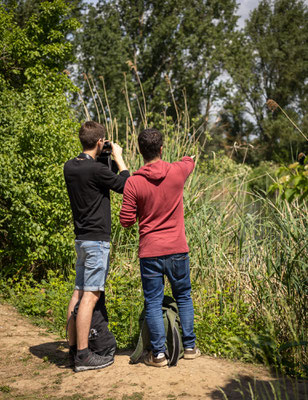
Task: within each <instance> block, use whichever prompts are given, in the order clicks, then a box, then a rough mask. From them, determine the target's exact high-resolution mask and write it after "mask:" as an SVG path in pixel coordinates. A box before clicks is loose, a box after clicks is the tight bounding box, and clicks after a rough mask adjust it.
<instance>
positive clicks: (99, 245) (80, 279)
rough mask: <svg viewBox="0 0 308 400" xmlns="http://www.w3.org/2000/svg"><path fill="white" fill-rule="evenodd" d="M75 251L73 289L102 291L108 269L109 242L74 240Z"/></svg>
mask: <svg viewBox="0 0 308 400" xmlns="http://www.w3.org/2000/svg"><path fill="white" fill-rule="evenodd" d="M75 249H76V252H77V261H76V280H75V289H77V290H84V291H86V292H96V291H101V292H102V291H104V287H105V282H106V279H107V274H108V270H109V252H110V243H109V242H103V241H93V240H75Z"/></svg>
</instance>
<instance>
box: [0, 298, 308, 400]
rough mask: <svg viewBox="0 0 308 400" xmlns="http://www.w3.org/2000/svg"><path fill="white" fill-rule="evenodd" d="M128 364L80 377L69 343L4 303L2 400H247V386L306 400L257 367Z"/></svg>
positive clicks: (208, 362)
mask: <svg viewBox="0 0 308 400" xmlns="http://www.w3.org/2000/svg"><path fill="white" fill-rule="evenodd" d="M128 361H129V352H118V353H117V355H116V358H115V362H114V364H113V365H112V366H110V367H108V368H106V369H102V370H97V371H86V372H80V373H77V374H76V373H74V372H73V371H72V369H71V368H70V366H69V359H68V349H67V346H66V343H65V341H63V340H59V338H57V337H56V336H55V335H52V334H49V333H46V331H45V330H44V329H42V328H39V327H36V326H33V325H32V324H31V323H30V322H29V321H28V320H27V319H26V318H24V317H22V316H21V315H19V314H18V313H17V312H16V310H15V309H14V308H13V307H11V306H9V305H7V304H0V398H1V399H12V398H14V399H63V400H64V399H65V400H82V399H104V400H118V399H120V400H148V399H149V400H151V399H158V400H160V399H166V400H175V399H181V400H182V399H183V400H186V399H225V398H226V397H224V395H223V394H222V392H221V391H220V390H219V389H218V388H219V387H220V388H222V389H223V390H224V392H225V394H226V396H227V398H228V399H230V400H237V399H238V400H243V399H245V400H246V399H247V400H248V399H251V398H252V397H251V396H250V395H249V385H251V386H252V388H255V390H257V392H258V393H259V394H261V393H262V395H261V396H262V397H261V399H274V398H275V397H274V395H273V394H271V393H272V389H271V385H274V386H275V387H276V388H277V387H280V388H281V392H282V393H284V395H282V396H281V398H282V399H284V398H288V399H289V400H291V399H296V400H304V399H307V398H308V396H307V395H306V396H305V393H306V394H308V386H307V387H306V388H305V382H299V383H294V382H291V381H289V380H288V381H286V380H285V379H276V378H275V377H273V376H271V375H270V373H269V372H268V371H267V370H266V369H265V368H263V367H259V366H253V365H249V364H242V363H239V362H231V361H227V360H221V359H216V358H212V357H207V356H202V357H201V358H199V359H197V360H194V361H187V360H180V362H179V364H178V366H177V367H173V368H163V369H158V368H157V369H156V368H153V367H147V366H145V365H144V364H143V363H139V364H136V365H130V364H129V363H128ZM295 386H296V387H295ZM240 392H242V393H243V394H241V393H240ZM266 392H268V395H265V393H266ZM286 393H288V397H286ZM253 398H254V399H255V397H253Z"/></svg>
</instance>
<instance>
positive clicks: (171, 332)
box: [130, 296, 184, 367]
mask: <svg viewBox="0 0 308 400" xmlns="http://www.w3.org/2000/svg"><path fill="white" fill-rule="evenodd" d="M162 310H163V319H164V325H165V332H166V356H167V358H168V362H169V366H170V367H171V366H175V365H177V362H178V360H179V359H180V358H181V357H183V355H184V347H183V342H182V335H181V324H180V317H179V312H178V307H177V304H176V302H175V300H174V299H173V298H172V297H170V296H164V300H163V305H162ZM139 327H140V334H139V339H138V343H137V347H136V349H135V351H134V352H133V354H132V355H131V356H130V362H131V364H136V363H137V362H138V360H139V359H140V357H141V356H142V354H143V352H144V350H147V351H149V350H150V349H151V343H150V333H149V328H148V325H147V323H146V320H145V308H144V309H143V310H142V312H141V315H140V318H139Z"/></svg>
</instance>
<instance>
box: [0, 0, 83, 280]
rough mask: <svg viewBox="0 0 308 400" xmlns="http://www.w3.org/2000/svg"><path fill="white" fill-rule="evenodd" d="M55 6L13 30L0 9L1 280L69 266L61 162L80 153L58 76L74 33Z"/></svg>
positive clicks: (63, 79)
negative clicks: (16, 275)
mask: <svg viewBox="0 0 308 400" xmlns="http://www.w3.org/2000/svg"><path fill="white" fill-rule="evenodd" d="M69 12H70V9H69V7H68V6H67V5H66V4H65V3H64V2H63V1H62V0H55V1H53V2H45V3H41V5H40V13H39V14H33V15H31V16H30V18H29V20H28V22H27V23H26V25H25V26H24V27H20V26H18V24H17V23H16V22H15V20H14V15H13V13H12V12H6V11H5V9H4V7H2V6H1V7H0V32H1V35H0V41H1V44H0V48H1V56H0V107H1V113H0V139H1V149H0V163H1V166H2V167H1V177H0V243H1V244H0V265H1V272H2V274H11V275H12V274H14V273H17V272H20V271H22V272H24V271H30V270H31V271H34V272H35V273H36V275H40V276H42V275H43V274H44V273H45V272H46V271H47V269H48V268H49V269H52V268H53V269H60V268H61V269H64V268H65V267H70V266H71V265H72V259H73V257H74V250H73V246H72V239H73V237H72V226H71V225H72V221H71V213H70V207H69V200H68V198H67V195H66V189H65V183H64V179H63V173H62V169H63V164H64V162H65V161H66V160H67V159H68V158H70V157H72V156H73V155H75V154H76V153H77V152H78V150H79V143H78V142H79V141H78V137H77V135H76V134H75V133H76V131H77V129H78V123H77V121H76V119H75V116H74V114H73V112H72V109H71V107H70V104H69V101H68V98H67V97H69V94H70V93H72V92H73V91H74V90H75V89H74V87H73V85H72V83H71V82H70V80H69V79H68V77H67V75H66V74H65V73H63V72H62V70H63V68H64V67H65V66H66V65H67V63H68V62H69V61H70V60H71V59H72V58H71V57H72V45H71V44H69V43H67V42H66V41H65V36H66V34H67V32H68V31H71V29H73V28H74V27H77V26H78V24H77V21H76V20H74V19H71V18H70V17H69Z"/></svg>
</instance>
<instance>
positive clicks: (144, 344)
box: [130, 319, 150, 364]
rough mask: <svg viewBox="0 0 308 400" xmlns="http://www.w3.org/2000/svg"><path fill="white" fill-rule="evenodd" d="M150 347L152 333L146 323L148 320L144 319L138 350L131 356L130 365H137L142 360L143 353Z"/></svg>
mask: <svg viewBox="0 0 308 400" xmlns="http://www.w3.org/2000/svg"><path fill="white" fill-rule="evenodd" d="M149 345H150V332H149V328H148V324H147V323H146V320H145V319H144V320H143V322H142V326H141V330H140V334H139V339H138V343H137V346H136V349H135V351H134V352H133V354H132V355H131V356H130V363H131V364H136V363H137V362H138V360H139V359H140V357H141V356H142V353H143V351H144V350H145V349H146V348H148V347H149Z"/></svg>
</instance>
